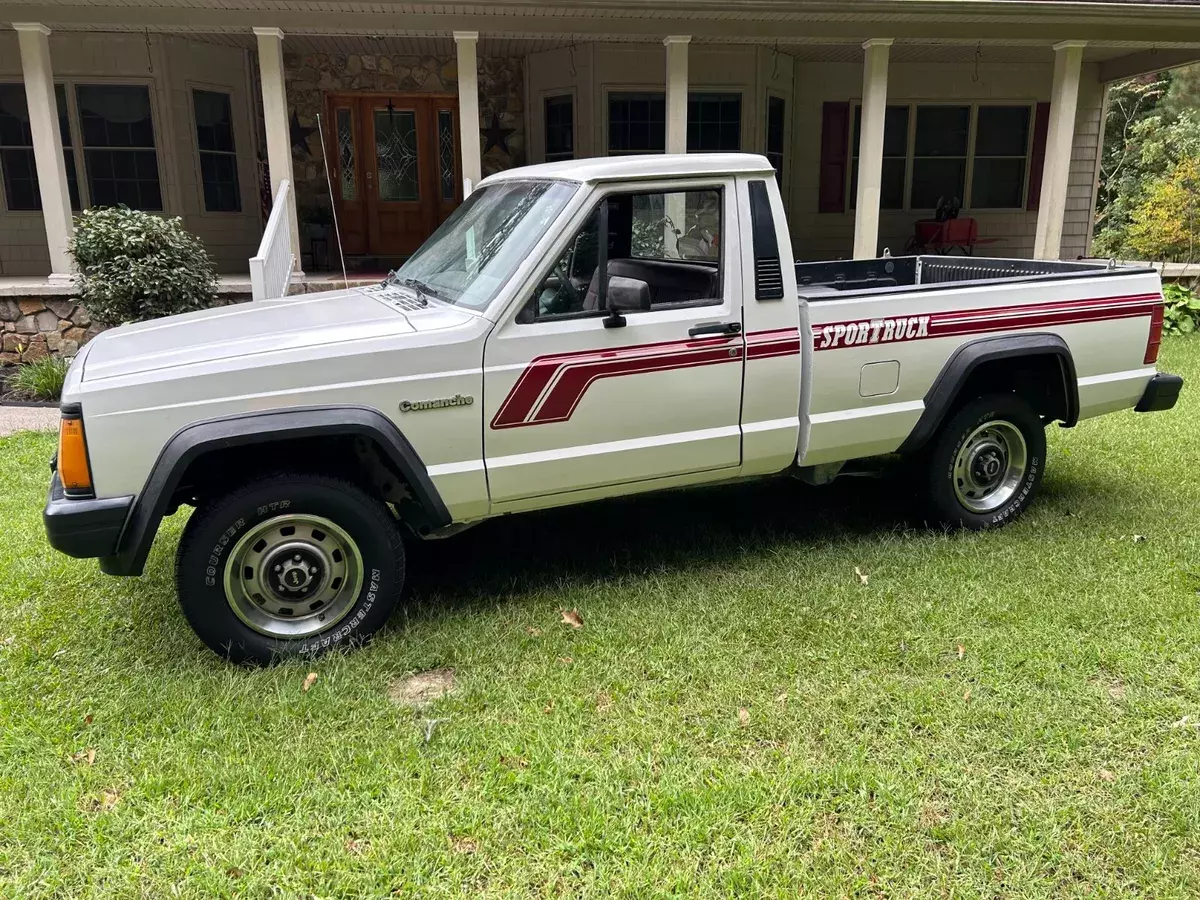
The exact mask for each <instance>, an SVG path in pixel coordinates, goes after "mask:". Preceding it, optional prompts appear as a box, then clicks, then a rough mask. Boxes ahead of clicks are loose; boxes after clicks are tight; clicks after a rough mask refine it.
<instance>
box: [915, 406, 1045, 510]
mask: <svg viewBox="0 0 1200 900" xmlns="http://www.w3.org/2000/svg"><path fill="white" fill-rule="evenodd" d="M989 423H998V424H995V425H992V426H989V427H988V428H987V429H985V430H984V431H982V432H981V431H980V430H981V429H984V428H985V426H988V425H989ZM1016 434H1019V435H1020V439H1021V441H1023V450H1024V460H1023V462H1021V463H1020V464H1018V462H1017V455H1018V450H1020V449H1021V447H1020V442H1019V441H1017V440H1016ZM968 442H970V446H969V447H968ZM1010 442H1011V444H1013V445H1015V446H1012V448H1011V449H1012V452H1011V453H1005V452H1004V448H1006V447H1009V445H1010ZM993 445H995V447H996V448H997V449H996V450H995V451H993V450H992V446H993ZM964 451H965V452H964ZM960 454H963V462H967V461H971V462H972V463H973V464H974V465H975V466H977V467H978V468H975V469H972V468H971V467H970V465H960ZM923 462H924V470H925V478H926V482H925V490H924V494H925V499H926V504H927V506H928V509H929V513H930V515H931V516H932V518H933V519H934V520H935V521H937V522H939V523H941V524H943V525H949V526H951V527H953V528H966V529H970V530H973V531H977V530H980V529H983V528H996V527H999V526H1002V525H1007V524H1008V523H1009V522H1011V521H1012V520H1013V519H1014V518H1016V517H1017V516H1018V515H1019V514H1020V513H1021V512H1022V511H1023V510H1024V509H1025V507H1027V506H1028V505H1029V504H1030V502H1032V500H1033V498H1034V497H1035V496H1036V494H1037V491H1038V488H1039V487H1040V486H1041V483H1042V475H1043V473H1044V471H1045V468H1046V430H1045V426H1044V425H1043V423H1042V420H1041V419H1040V418H1039V417H1038V415H1037V413H1036V412H1034V410H1033V408H1032V407H1031V406H1030V405H1029V404H1028V403H1027V402H1025V400H1023V399H1022V398H1020V397H1018V396H1017V395H1016V394H991V395H988V396H985V397H979V398H977V399H975V400H972V401H970V402H969V403H967V404H966V405H965V406H963V407H962V408H961V409H959V410H958V411H957V412H956V413H955V414H954V415H953V416H951V417H950V419H949V421H947V422H946V423H945V425H944V426H943V427H942V429H941V430H940V431H939V432H938V434H937V437H936V438H935V439H934V440H933V443H932V444H931V445H930V447H929V450H928V452H927V453H926V454H925V455H924V460H923ZM998 462H999V463H1000V464H1001V465H1002V466H1003V468H1002V469H1001V471H1002V472H1003V473H1005V474H1002V475H1000V476H998V479H999V480H998V481H997V482H996V487H994V488H991V489H990V490H989V489H988V488H987V483H988V479H989V478H995V477H997V476H994V475H992V474H991V472H992V470H993V469H994V467H995V465H996V463H998ZM964 476H965V477H964ZM1006 476H1007V477H1006ZM976 477H978V479H979V480H978V482H977V481H976V480H975V478H976Z"/></svg>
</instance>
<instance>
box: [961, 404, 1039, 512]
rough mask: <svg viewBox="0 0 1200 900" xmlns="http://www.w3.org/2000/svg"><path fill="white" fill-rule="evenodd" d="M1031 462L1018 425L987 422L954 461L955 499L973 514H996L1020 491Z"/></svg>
mask: <svg viewBox="0 0 1200 900" xmlns="http://www.w3.org/2000/svg"><path fill="white" fill-rule="evenodd" d="M1028 460H1029V454H1028V451H1027V450H1026V448H1025V437H1024V435H1022V434H1021V430H1020V429H1019V428H1017V426H1016V425H1013V424H1012V423H1011V422H1005V421H1004V420H1003V419H996V420H995V421H992V422H986V423H984V424H983V425H980V426H979V427H978V428H976V429H975V430H974V431H972V432H971V434H970V436H968V437H967V439H966V441H964V442H963V445H962V447H961V449H959V451H958V456H957V457H956V458H955V460H954V495H955V496H956V497H957V498H958V502H959V503H961V504H962V505H963V506H964V507H965V508H967V509H969V510H971V512H975V513H989V512H992V511H994V510H997V509H999V508H1000V507H1001V506H1003V505H1004V504H1005V503H1007V502H1008V501H1009V500H1011V499H1012V497H1013V495H1014V494H1015V493H1016V492H1017V490H1018V489H1019V488H1020V486H1021V482H1022V481H1023V480H1024V478H1025V467H1026V465H1027V463H1028Z"/></svg>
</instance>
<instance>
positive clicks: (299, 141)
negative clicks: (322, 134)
mask: <svg viewBox="0 0 1200 900" xmlns="http://www.w3.org/2000/svg"><path fill="white" fill-rule="evenodd" d="M288 130H289V131H290V132H291V138H292V155H293V156H307V157H311V156H312V150H310V149H309V147H308V138H309V135H311V134H312V133H313V132H314V131H316V130H317V129H315V128H311V127H309V126H306V125H301V124H300V117H299V116H298V115H296V111H295V110H294V109H293V110H292V120H291V121H290V122H289V123H288Z"/></svg>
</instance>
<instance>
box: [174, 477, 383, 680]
mask: <svg viewBox="0 0 1200 900" xmlns="http://www.w3.org/2000/svg"><path fill="white" fill-rule="evenodd" d="M176 583H177V586H178V592H179V603H180V606H182V608H183V612H184V615H185V616H186V617H187V620H188V622H189V623H190V624H191V626H192V628H193V629H194V630H195V631H196V634H198V635H199V636H200V638H201V639H202V640H203V641H204V642H205V643H206V644H207V645H208V646H209V647H211V648H212V649H213V650H214V651H216V652H217V653H219V654H221V655H222V656H225V657H227V658H229V659H231V660H233V661H235V662H248V663H259V664H263V663H268V662H272V661H274V660H277V659H280V658H284V657H290V656H316V655H318V654H320V653H324V652H326V651H327V650H330V649H333V648H335V647H343V646H353V645H356V644H360V643H363V642H365V641H366V640H367V639H369V638H370V636H371V635H372V634H373V633H374V632H375V631H376V630H377V629H378V628H379V627H380V626H382V625H383V623H384V622H385V621H387V618H388V615H389V614H390V613H391V611H392V610H393V609H394V608H395V605H396V602H397V600H398V598H399V596H400V591H401V589H402V587H403V584H404V547H403V544H402V543H401V539H400V532H399V529H398V528H397V526H396V521H395V518H394V517H393V516H392V514H391V511H390V510H389V509H388V507H387V506H386V505H385V504H384V503H383V502H382V501H381V500H378V499H377V498H375V497H372V496H370V495H369V494H367V493H366V492H365V491H363V490H362V488H360V487H359V486H358V485H356V484H354V483H352V482H349V481H346V480H344V479H341V478H336V477H332V476H327V475H321V474H302V473H275V474H272V475H268V476H265V477H263V478H261V479H256V480H255V481H254V482H253V483H250V484H247V485H245V486H242V487H240V488H237V489H235V490H233V491H231V492H229V493H227V494H225V495H224V496H221V497H218V498H215V499H214V500H212V501H210V502H207V503H205V504H204V506H203V507H202V508H200V509H198V510H197V511H196V513H195V514H194V515H193V516H192V518H191V520H190V521H189V522H188V525H187V528H186V530H185V531H184V535H183V538H182V540H181V541H180V543H179V551H178V556H177V559H176Z"/></svg>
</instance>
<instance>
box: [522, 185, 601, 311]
mask: <svg viewBox="0 0 1200 900" xmlns="http://www.w3.org/2000/svg"><path fill="white" fill-rule="evenodd" d="M599 255H600V210H599V207H597V208H596V209H594V210H592V214H591V215H590V216H588V219H587V222H585V223H584V226H583V228H581V229H580V230H579V231H578V232H577V233H576V235H575V237H573V238H572V239H571V242H570V243H569V244H567V248H566V250H564V251H563V253H562V255H561V256H560V257H559V258H558V259H557V260H556V261H555V262H554V265H553V266H551V267H550V271H549V272H547V273H546V277H545V278H543V279H542V282H541V284H539V285H538V287H537V290H535V291H534V294H533V297H532V298H531V299H530V301H529V304H528V306H526V308H525V309H524V310H522V312H521V315H520V321H522V322H532V321H535V320H544V319H555V318H566V317H578V316H580V315H582V314H584V313H591V314H593V315H595V314H598V313H601V312H603V310H600V309H598V308H597V307H596V305H595V299H596V288H595V284H594V282H595V278H596V267H597V264H598V260H599ZM589 291H590V293H591V296H592V301H593V306H592V308H591V309H590V310H589V309H586V308H585V306H584V302H585V301H586V299H587V297H588V294H589Z"/></svg>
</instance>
